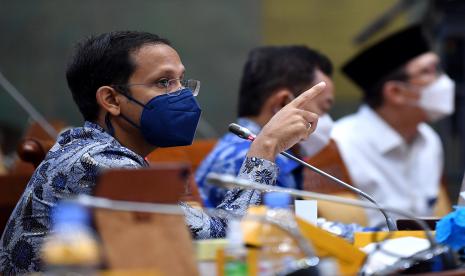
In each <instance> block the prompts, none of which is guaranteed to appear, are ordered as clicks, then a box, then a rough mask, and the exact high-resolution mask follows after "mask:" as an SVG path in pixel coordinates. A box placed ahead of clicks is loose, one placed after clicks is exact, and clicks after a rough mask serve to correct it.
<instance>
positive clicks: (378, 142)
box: [354, 105, 405, 153]
mask: <svg viewBox="0 0 465 276" xmlns="http://www.w3.org/2000/svg"><path fill="white" fill-rule="evenodd" d="M358 114H359V115H361V116H362V117H363V118H364V125H366V126H369V129H370V132H369V133H367V135H371V136H373V139H371V141H372V142H373V144H374V145H375V147H376V148H377V149H378V150H379V151H380V152H381V153H387V152H389V151H391V150H393V149H395V148H398V147H402V146H405V141H404V139H403V138H402V136H400V134H399V133H398V132H397V131H396V130H395V129H393V128H392V127H391V126H390V125H389V124H388V123H386V121H384V120H383V119H382V118H381V117H380V116H379V115H378V113H376V112H375V111H374V110H373V109H371V108H370V107H369V106H367V105H362V106H361V107H360V109H359V111H358ZM354 131H362V130H360V129H359V130H356V129H355V130H354Z"/></svg>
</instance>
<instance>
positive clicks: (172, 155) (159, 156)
mask: <svg viewBox="0 0 465 276" xmlns="http://www.w3.org/2000/svg"><path fill="white" fill-rule="evenodd" d="M215 144H216V140H214V139H211V140H195V141H194V142H193V143H192V145H190V146H183V147H172V148H158V149H156V150H154V151H153V152H151V153H150V154H149V155H148V156H147V158H146V159H147V160H148V161H149V162H150V163H151V164H159V163H167V162H175V163H188V164H190V166H191V175H190V177H189V186H188V189H189V191H188V192H186V196H185V197H184V200H185V201H187V202H189V203H190V204H193V205H200V206H202V205H203V203H202V199H201V198H200V194H199V189H198V187H197V184H196V183H195V179H194V174H193V173H192V172H195V171H196V170H197V168H198V167H199V166H200V163H201V162H202V160H203V159H205V157H206V156H207V155H208V154H209V153H210V152H211V151H212V149H213V147H214V146H215Z"/></svg>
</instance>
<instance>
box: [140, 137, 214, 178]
mask: <svg viewBox="0 0 465 276" xmlns="http://www.w3.org/2000/svg"><path fill="white" fill-rule="evenodd" d="M215 144H216V140H215V139H208V140H195V141H194V142H193V143H192V145H190V146H183V147H172V148H158V149H156V150H154V151H153V152H151V153H150V154H149V155H147V160H148V161H149V162H150V163H160V162H187V163H190V164H191V165H192V170H193V171H195V170H196V169H197V167H198V166H199V165H200V163H201V162H202V160H203V159H204V158H205V157H206V156H207V155H208V154H209V153H210V151H212V149H213V147H214V146H215Z"/></svg>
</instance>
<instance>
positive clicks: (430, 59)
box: [331, 26, 455, 226]
mask: <svg viewBox="0 0 465 276" xmlns="http://www.w3.org/2000/svg"><path fill="white" fill-rule="evenodd" d="M439 63H440V60H439V57H438V56H437V55H436V54H435V53H433V52H431V50H430V47H429V44H428V41H427V39H426V38H425V36H424V34H423V32H422V30H421V28H420V27H418V26H414V27H410V28H408V29H405V30H403V31H401V32H399V33H396V34H394V35H391V36H390V37H388V38H386V39H384V40H383V41H381V42H379V43H377V44H375V45H374V46H371V47H369V48H368V49H366V50H364V51H363V52H362V53H360V54H359V55H357V56H356V57H355V58H353V59H352V60H351V61H349V62H348V63H347V64H346V65H345V66H344V67H343V69H342V70H343V71H344V73H345V74H346V75H347V76H348V77H349V78H350V79H352V80H353V81H354V82H355V83H356V84H357V85H358V86H359V87H360V88H362V90H363V94H364V97H363V104H362V106H361V107H360V109H359V110H358V112H357V113H355V114H352V115H349V116H347V117H344V118H342V119H340V120H339V121H337V122H336V124H335V126H334V128H333V132H332V134H331V135H332V137H333V139H334V140H335V141H336V143H337V144H338V146H339V149H340V152H341V155H342V158H343V160H344V162H345V164H346V166H347V168H348V171H349V174H350V177H351V179H352V181H353V184H354V185H355V186H357V187H358V188H360V189H362V190H363V191H365V192H367V193H368V194H370V195H372V196H373V197H374V198H375V200H377V201H378V202H379V203H380V204H382V205H386V206H391V207H396V208H399V209H402V210H405V211H410V212H412V213H414V214H415V215H418V216H429V215H432V211H433V207H434V205H435V203H436V200H437V196H438V192H439V185H440V181H441V175H442V171H443V149H442V145H441V141H440V139H439V137H438V135H437V134H436V133H435V132H434V131H433V129H432V128H431V127H430V126H428V125H427V124H426V122H432V121H436V120H439V119H441V118H443V117H444V116H446V115H449V114H451V113H452V112H453V109H454V88H455V87H454V83H453V81H452V80H451V79H450V78H449V77H448V76H447V75H445V74H444V73H443V72H442V71H441V70H440V68H439ZM367 215H368V219H369V224H370V225H371V226H375V225H382V224H383V223H384V219H383V217H382V216H381V215H380V214H379V212H377V211H373V210H370V211H367Z"/></svg>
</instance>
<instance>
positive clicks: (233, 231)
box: [224, 219, 247, 276]
mask: <svg viewBox="0 0 465 276" xmlns="http://www.w3.org/2000/svg"><path fill="white" fill-rule="evenodd" d="M226 238H227V240H228V244H227V245H226V248H225V251H224V253H225V269H224V275H225V276H246V275H247V250H246V248H245V246H244V238H243V234H242V229H241V223H240V221H239V220H235V219H233V220H230V221H229V225H228V232H227V235H226Z"/></svg>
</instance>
